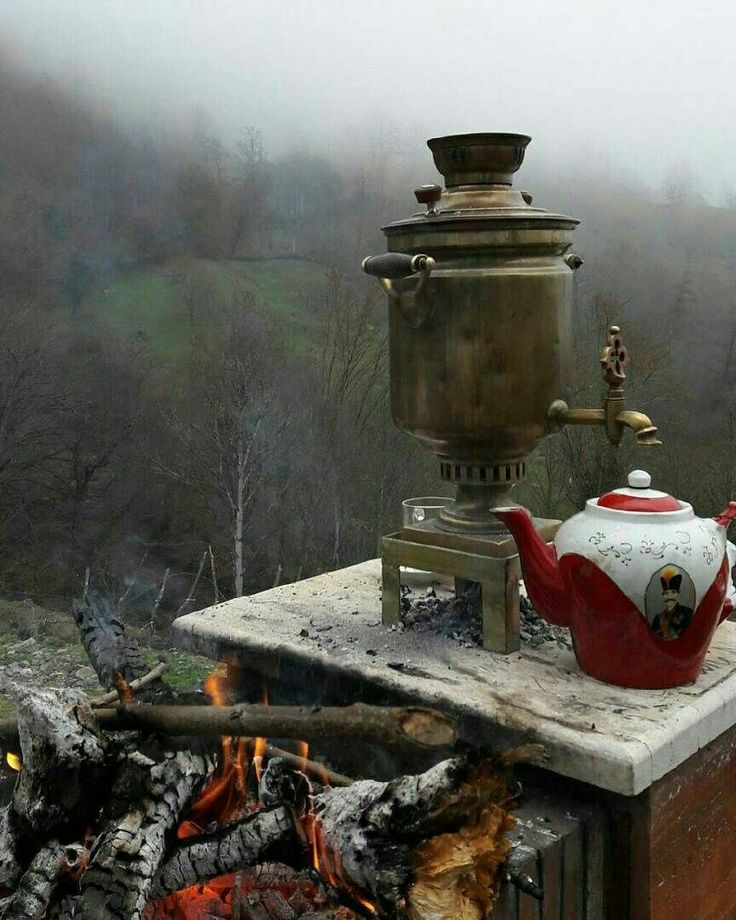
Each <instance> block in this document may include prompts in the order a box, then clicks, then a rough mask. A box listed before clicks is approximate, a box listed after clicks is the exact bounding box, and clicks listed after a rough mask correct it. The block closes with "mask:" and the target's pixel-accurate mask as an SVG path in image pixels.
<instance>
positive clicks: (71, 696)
mask: <svg viewBox="0 0 736 920" xmlns="http://www.w3.org/2000/svg"><path fill="white" fill-rule="evenodd" d="M18 719H19V721H18V725H19V740H20V749H21V753H22V755H23V757H22V761H23V762H22V768H21V772H20V776H19V777H18V781H17V785H16V789H15V795H14V797H13V805H12V807H13V810H14V812H15V813H16V815H17V816H18V818H19V819H20V822H21V824H22V825H24V826H25V827H27V828H28V829H30V830H31V831H33V832H34V834H36V835H38V836H40V837H42V838H44V839H47V838H48V837H49V836H50V835H51V834H55V833H57V832H58V831H59V830H60V829H61V828H64V827H67V826H68V825H69V824H70V823H71V824H73V825H75V826H78V825H79V823H80V822H82V821H84V816H85V815H89V814H90V811H91V809H92V808H94V802H93V801H92V797H91V796H90V789H92V788H98V787H99V786H100V785H101V784H102V776H103V774H104V771H105V751H104V746H103V742H102V741H101V739H100V738H99V737H98V736H97V735H96V734H95V732H94V728H95V727H96V726H95V720H94V716H93V715H92V709H91V707H90V705H89V701H88V700H87V698H86V697H85V696H84V695H83V694H82V693H79V692H77V691H73V690H28V689H26V690H23V691H22V692H21V693H20V695H19V698H18Z"/></svg>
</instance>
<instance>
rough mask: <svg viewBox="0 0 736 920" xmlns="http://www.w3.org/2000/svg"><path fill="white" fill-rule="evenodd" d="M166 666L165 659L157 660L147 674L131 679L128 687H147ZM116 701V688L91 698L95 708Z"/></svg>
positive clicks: (137, 688) (134, 689)
mask: <svg viewBox="0 0 736 920" xmlns="http://www.w3.org/2000/svg"><path fill="white" fill-rule="evenodd" d="M167 668H168V664H167V663H166V662H165V661H159V663H158V664H157V665H156V667H155V668H152V669H151V670H150V671H149V672H148V674H144V675H143V677H139V678H138V679H137V680H132V681H131V682H130V685H129V686H130V689H131V690H133V691H136V690H141V689H143V687H147V686H148V685H149V684H152V683H154V682H155V681H157V680H158V679H159V678H160V677H161V675H162V674H163V673H164V671H166V669H167ZM117 701H118V692H117V690H111V691H110V692H109V693H106V694H105V695H104V696H98V697H95V699H93V700H92V706H94V707H95V708H97V709H100V708H102V707H103V706H110V705H111V704H113V703H117Z"/></svg>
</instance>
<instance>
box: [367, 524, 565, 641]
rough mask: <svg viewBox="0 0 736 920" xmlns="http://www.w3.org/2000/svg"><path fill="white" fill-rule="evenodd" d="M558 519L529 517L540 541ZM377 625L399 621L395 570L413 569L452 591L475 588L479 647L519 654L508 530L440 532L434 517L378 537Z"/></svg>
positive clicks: (515, 576)
mask: <svg viewBox="0 0 736 920" xmlns="http://www.w3.org/2000/svg"><path fill="white" fill-rule="evenodd" d="M560 523H561V522H560V521H554V520H548V519H546V518H535V519H534V526H535V528H536V530H537V532H538V533H539V534H540V536H541V537H542V538H543V539H545V540H551V539H553V537H554V535H555V533H556V532H557V529H558V528H559V526H560ZM381 563H382V622H383V623H384V625H386V626H394V625H398V624H399V623H401V569H402V568H413V569H418V570H420V571H423V572H431V573H433V574H436V575H447V576H450V577H452V578H453V579H454V582H455V591H456V593H460V592H461V591H464V590H466V588H467V587H468V585H469V584H471V583H475V584H477V585H479V586H480V592H479V603H480V606H481V610H480V613H481V617H482V623H483V647H484V648H485V649H488V650H489V651H492V652H500V653H501V654H509V653H511V652H515V651H518V650H519V643H520V636H519V576H520V568H519V557H518V554H517V550H516V544H515V543H514V539H513V537H512V536H511V534H509V533H508V532H499V533H495V534H494V533H489V534H478V533H475V534H473V533H463V532H454V531H448V530H444V529H441V528H440V526H439V521H438V520H437V519H434V520H430V521H426V522H421V523H418V524H412V525H410V526H405V527H403V528H402V530H401V531H400V532H399V533H395V534H390V535H389V536H386V537H384V538H383V541H382V547H381Z"/></svg>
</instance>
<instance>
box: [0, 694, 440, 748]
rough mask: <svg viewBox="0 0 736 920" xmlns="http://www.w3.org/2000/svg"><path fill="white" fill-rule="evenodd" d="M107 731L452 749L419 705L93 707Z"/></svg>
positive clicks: (7, 739)
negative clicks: (336, 741)
mask: <svg viewBox="0 0 736 920" xmlns="http://www.w3.org/2000/svg"><path fill="white" fill-rule="evenodd" d="M94 717H95V719H96V720H97V723H98V725H99V726H100V728H102V729H104V730H106V731H151V732H158V733H160V734H163V735H196V736H199V737H202V738H211V739H217V738H220V737H222V736H226V737H228V736H241V737H247V738H269V737H271V738H298V739H300V740H303V741H319V740H320V739H323V738H331V739H334V738H345V739H349V740H360V741H369V742H372V743H374V744H381V745H384V746H391V745H394V744H413V745H417V746H420V747H451V746H452V745H453V744H454V743H455V740H456V732H455V723H454V722H453V720H452V719H451V718H450V717H449V716H446V715H445V714H444V713H441V712H438V711H437V710H434V709H421V708H419V707H411V706H407V707H388V706H367V705H365V704H364V703H354V704H353V705H352V706H339V707H338V706H336V707H320V706H262V705H239V706H156V705H149V704H146V703H140V704H133V705H128V706H120V707H117V708H115V709H95V710H94ZM17 732H18V723H17V720H15V719H4V720H0V741H2V742H3V743H4V744H5V745H6V746H8V747H9V748H10V749H13V745H14V744H17V741H16V739H17Z"/></svg>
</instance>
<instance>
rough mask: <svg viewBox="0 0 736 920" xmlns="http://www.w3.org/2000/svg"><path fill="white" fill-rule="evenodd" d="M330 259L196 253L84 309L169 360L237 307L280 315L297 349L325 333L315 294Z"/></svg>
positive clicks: (100, 295)
mask: <svg viewBox="0 0 736 920" xmlns="http://www.w3.org/2000/svg"><path fill="white" fill-rule="evenodd" d="M324 281H325V270H324V267H323V266H321V265H319V264H317V263H315V262H307V261H303V260H298V259H273V260H264V261H253V262H238V261H227V262H216V261H211V260H206V259H189V260H186V261H184V260H180V261H177V262H172V263H169V264H167V265H166V266H158V267H155V268H146V269H142V270H140V271H134V272H130V273H128V274H126V275H123V276H121V277H120V278H117V279H116V280H115V281H113V282H111V283H110V284H109V285H108V286H107V287H105V288H104V289H101V290H99V291H96V292H95V293H94V295H93V296H91V297H89V298H88V299H87V301H86V302H85V304H84V308H83V310H84V313H85V314H86V315H88V316H94V318H95V319H96V320H98V321H101V322H104V323H106V324H108V325H109V327H110V328H111V329H112V331H113V332H115V333H116V334H117V335H119V336H120V338H122V339H125V340H135V339H142V340H145V341H146V342H148V344H149V345H150V346H151V348H152V349H153V350H154V352H155V353H156V354H157V355H158V356H159V357H160V358H161V360H162V361H163V362H164V363H166V364H168V365H170V366H176V365H178V364H179V363H180V362H181V360H182V359H183V357H184V355H185V354H186V349H187V343H188V341H189V339H190V337H191V336H192V334H193V333H195V332H196V334H198V335H205V336H206V335H210V334H212V333H213V330H214V331H215V334H216V330H217V329H218V328H220V327H221V324H222V320H223V319H226V318H227V314H228V312H230V311H232V310H234V309H254V310H256V311H257V312H258V313H261V314H262V315H263V316H266V317H269V318H270V319H271V320H275V321H277V322H278V324H279V326H280V329H281V330H282V332H283V335H284V339H285V341H286V342H287V343H288V344H289V345H290V347H291V349H292V350H293V351H294V352H296V353H300V352H302V353H303V352H305V351H308V350H309V349H310V348H311V346H312V345H313V344H314V343H315V341H316V337H317V323H316V322H315V316H314V311H313V310H310V309H308V305H309V304H310V303H313V302H314V298H315V297H316V296H317V295H318V293H319V291H320V289H321V288H322V287H323V286H324Z"/></svg>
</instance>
